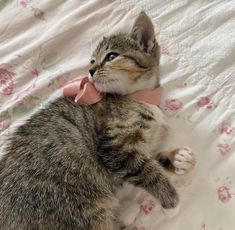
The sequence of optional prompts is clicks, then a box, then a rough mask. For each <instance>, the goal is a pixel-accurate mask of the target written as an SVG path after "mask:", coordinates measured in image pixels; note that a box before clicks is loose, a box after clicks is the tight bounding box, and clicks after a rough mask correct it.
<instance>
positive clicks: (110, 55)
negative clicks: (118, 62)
mask: <svg viewBox="0 0 235 230" xmlns="http://www.w3.org/2000/svg"><path fill="white" fill-rule="evenodd" d="M117 56H118V53H115V52H110V53H108V54H107V55H106V57H105V59H106V60H107V61H112V60H113V59H115V58H116V57H117Z"/></svg>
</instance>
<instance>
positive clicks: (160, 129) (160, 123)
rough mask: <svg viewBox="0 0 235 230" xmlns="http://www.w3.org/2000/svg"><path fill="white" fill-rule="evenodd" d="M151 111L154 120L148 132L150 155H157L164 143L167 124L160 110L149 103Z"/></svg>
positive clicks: (167, 128) (167, 129) (166, 134)
mask: <svg viewBox="0 0 235 230" xmlns="http://www.w3.org/2000/svg"><path fill="white" fill-rule="evenodd" d="M148 106H149V107H150V109H151V111H152V112H153V113H154V118H155V120H156V122H155V123H154V125H152V126H151V128H150V130H149V132H148V134H147V135H148V137H147V138H148V139H149V140H150V152H151V155H152V156H155V155H157V153H159V152H160V150H161V149H162V147H163V145H164V144H165V142H166V140H167V137H168V133H169V126H168V124H167V120H166V117H165V115H164V114H163V112H162V110H161V109H160V108H159V107H158V106H155V105H149V104H148Z"/></svg>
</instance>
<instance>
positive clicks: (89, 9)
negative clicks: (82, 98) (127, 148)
mask: <svg viewBox="0 0 235 230" xmlns="http://www.w3.org/2000/svg"><path fill="white" fill-rule="evenodd" d="M141 9H144V10H145V11H146V12H147V13H148V14H149V15H150V16H151V18H152V19H153V22H154V26H155V32H156V36H157V39H158V41H159V44H160V46H161V54H162V57H161V83H162V85H163V87H164V97H163V100H162V105H161V107H162V109H163V111H164V112H165V113H166V116H167V117H168V118H169V124H170V126H171V128H172V133H173V134H172V137H171V138H170V140H169V142H168V144H167V146H166V148H174V147H180V146H185V145H187V146H189V147H191V148H192V149H193V150H194V152H195V153H196V157H197V166H196V168H195V170H194V171H193V172H192V173H191V174H189V175H186V176H184V177H180V178H175V179H174V183H175V185H176V186H177V187H178V189H179V191H180V197H181V205H180V207H179V210H178V211H177V212H176V213H175V214H174V215H171V216H169V215H168V213H167V212H165V211H164V210H162V209H161V208H160V206H159V203H158V202H157V201H156V200H155V199H154V198H153V197H152V196H150V195H149V194H147V193H145V192H143V191H142V190H134V189H131V190H127V191H126V193H125V194H124V196H125V195H126V196H127V197H128V196H129V197H131V199H132V200H134V204H133V210H134V211H133V213H127V215H126V218H127V219H128V218H129V221H131V224H130V226H129V227H128V229H131V230H155V229H158V230H172V229H176V230H181V229H183V230H186V229H187V230H210V229H213V230H232V229H235V218H234V213H235V177H234V175H235V157H234V156H235V155H234V154H235V142H234V141H235V116H234V111H235V93H234V92H235V81H234V78H235V66H234V60H235V53H234V50H235V26H234V20H235V8H234V1H232V0H227V1H193V0H190V1H161V0H155V1H151V0H143V1H137V0H130V1H127V0H117V1H106V0H104V1H99V0H92V1H68V0H57V1H52V0H42V1H36V0H2V1H0V20H1V24H0V44H1V45H0V151H1V154H3V146H4V144H5V138H6V137H8V136H9V135H10V134H11V133H12V132H13V131H14V128H15V127H16V126H17V125H18V124H20V122H21V121H22V120H24V119H25V118H27V117H28V116H30V114H32V113H33V112H35V111H36V110H38V109H40V108H42V107H43V106H44V105H45V103H46V101H48V100H49V99H50V98H52V95H53V94H54V93H55V92H58V93H59V94H60V93H61V90H60V89H61V87H63V85H64V84H65V83H66V82H69V81H72V80H73V79H77V78H80V77H81V76H84V75H86V74H87V63H89V58H90V55H91V52H92V50H93V48H94V47H95V46H96V44H97V42H98V41H99V40H100V39H101V38H102V36H103V35H107V34H110V33H112V32H116V31H120V30H124V31H129V30H130V27H131V24H132V23H133V20H134V18H135V17H136V16H137V15H138V13H139V12H140V10H141ZM129 206H131V204H130V205H129ZM127 210H128V208H127ZM131 214H133V215H131Z"/></svg>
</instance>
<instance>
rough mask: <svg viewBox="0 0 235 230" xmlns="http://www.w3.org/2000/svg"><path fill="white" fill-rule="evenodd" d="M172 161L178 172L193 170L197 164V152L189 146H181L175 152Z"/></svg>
mask: <svg viewBox="0 0 235 230" xmlns="http://www.w3.org/2000/svg"><path fill="white" fill-rule="evenodd" d="M172 163H173V165H174V167H175V173H176V174H179V175H182V174H186V173H188V172H189V171H191V170H192V169H193V168H194V166H195V164H196V158H195V154H194V153H193V151H192V150H191V149H190V148H189V147H183V148H180V149H178V150H177V151H176V152H175V154H174V159H173V162H172Z"/></svg>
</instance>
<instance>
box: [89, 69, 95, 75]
mask: <svg viewBox="0 0 235 230" xmlns="http://www.w3.org/2000/svg"><path fill="white" fill-rule="evenodd" d="M95 71H96V69H89V73H90V75H91V76H92V77H93V75H94V73H95Z"/></svg>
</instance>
